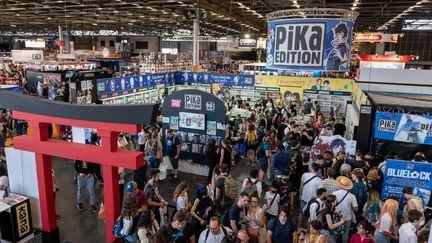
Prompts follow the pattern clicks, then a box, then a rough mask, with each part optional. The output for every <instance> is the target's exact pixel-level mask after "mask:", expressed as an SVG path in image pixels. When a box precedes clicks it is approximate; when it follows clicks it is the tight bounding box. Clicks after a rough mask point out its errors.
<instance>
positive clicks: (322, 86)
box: [255, 75, 352, 101]
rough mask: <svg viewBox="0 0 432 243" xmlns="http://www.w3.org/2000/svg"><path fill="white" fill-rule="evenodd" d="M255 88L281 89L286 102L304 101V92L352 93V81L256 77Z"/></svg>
mask: <svg viewBox="0 0 432 243" xmlns="http://www.w3.org/2000/svg"><path fill="white" fill-rule="evenodd" d="M255 86H258V87H274V88H280V92H281V94H282V97H284V99H285V100H288V99H297V100H299V101H302V100H303V90H313V91H342V92H351V91H352V80H351V79H335V78H312V77H290V76H267V75H256V76H255Z"/></svg>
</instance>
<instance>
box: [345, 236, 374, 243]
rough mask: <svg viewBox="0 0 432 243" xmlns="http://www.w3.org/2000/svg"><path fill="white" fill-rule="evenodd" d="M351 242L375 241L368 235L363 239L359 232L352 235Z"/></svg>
mask: <svg viewBox="0 0 432 243" xmlns="http://www.w3.org/2000/svg"><path fill="white" fill-rule="evenodd" d="M349 243H374V241H373V240H372V238H371V237H369V236H366V237H365V238H364V239H363V240H362V239H361V236H360V235H359V234H354V235H353V236H351V239H350V241H349Z"/></svg>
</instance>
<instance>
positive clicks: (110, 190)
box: [98, 130, 120, 243]
mask: <svg viewBox="0 0 432 243" xmlns="http://www.w3.org/2000/svg"><path fill="white" fill-rule="evenodd" d="M98 134H99V136H101V139H102V140H101V145H102V146H101V147H102V150H103V151H105V152H108V153H110V152H115V151H117V149H118V148H117V136H118V135H119V133H118V132H112V131H104V130H98ZM102 169H103V175H104V205H111V207H105V232H106V242H107V243H110V242H114V241H115V238H114V236H113V235H112V232H111V231H112V227H113V225H114V224H115V222H116V220H117V218H118V216H119V215H120V191H119V175H118V167H114V166H111V165H103V166H102Z"/></svg>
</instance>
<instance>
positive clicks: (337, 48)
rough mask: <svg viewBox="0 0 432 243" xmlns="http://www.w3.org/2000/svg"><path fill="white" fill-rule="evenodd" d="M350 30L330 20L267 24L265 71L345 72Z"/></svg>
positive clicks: (345, 23) (348, 24) (347, 24)
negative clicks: (269, 69) (267, 69)
mask: <svg viewBox="0 0 432 243" xmlns="http://www.w3.org/2000/svg"><path fill="white" fill-rule="evenodd" d="M352 26H353V23H352V22H351V21H346V20H332V19H289V20H275V21H270V22H269V25H268V40H269V41H268V45H267V68H271V69H299V70H323V71H347V70H349V62H350V48H351V42H352Z"/></svg>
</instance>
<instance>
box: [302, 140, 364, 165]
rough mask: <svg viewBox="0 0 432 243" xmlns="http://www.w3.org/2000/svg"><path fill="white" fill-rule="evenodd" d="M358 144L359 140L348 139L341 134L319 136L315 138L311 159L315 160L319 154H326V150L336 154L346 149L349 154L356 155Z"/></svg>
mask: <svg viewBox="0 0 432 243" xmlns="http://www.w3.org/2000/svg"><path fill="white" fill-rule="evenodd" d="M356 146H357V141H355V140H346V139H345V138H344V137H342V136H340V135H335V136H319V137H317V138H316V139H315V142H314V145H313V146H312V149H311V153H310V159H311V160H313V161H314V160H315V158H316V156H317V155H319V154H324V152H326V151H332V152H333V154H335V155H336V154H337V153H338V152H340V151H345V152H346V153H347V154H349V155H354V154H355V150H356Z"/></svg>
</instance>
